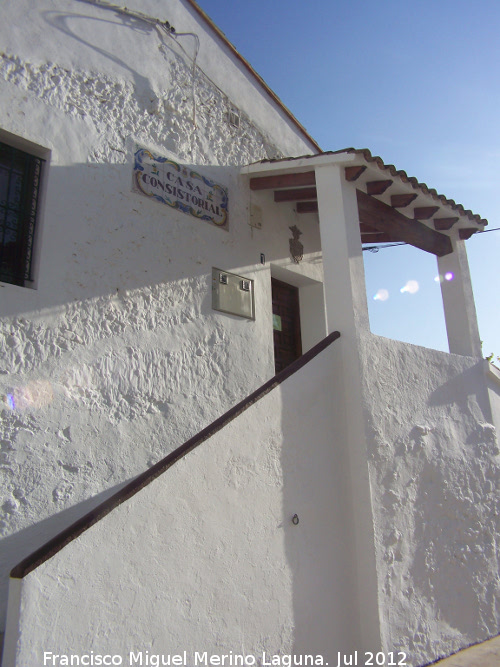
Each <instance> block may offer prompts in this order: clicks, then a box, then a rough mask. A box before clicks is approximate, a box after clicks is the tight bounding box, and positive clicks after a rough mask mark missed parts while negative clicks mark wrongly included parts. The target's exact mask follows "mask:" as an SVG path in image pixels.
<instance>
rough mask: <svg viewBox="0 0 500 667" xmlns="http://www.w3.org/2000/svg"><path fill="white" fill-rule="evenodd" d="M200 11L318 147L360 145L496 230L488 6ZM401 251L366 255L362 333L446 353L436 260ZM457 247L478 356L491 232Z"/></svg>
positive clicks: (494, 87) (494, 8) (276, 5)
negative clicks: (465, 264) (473, 311)
mask: <svg viewBox="0 0 500 667" xmlns="http://www.w3.org/2000/svg"><path fill="white" fill-rule="evenodd" d="M198 4H199V5H200V7H201V8H202V9H203V10H204V11H206V12H207V14H208V15H209V16H210V17H211V18H212V19H213V21H214V22H215V23H216V24H217V25H218V27H219V28H220V29H221V30H222V31H223V32H224V33H225V34H226V36H227V37H228V39H229V40H230V41H231V42H232V43H233V44H234V45H235V46H236V48H237V49H238V51H239V52H240V53H241V54H242V55H243V56H244V57H245V58H246V59H247V60H248V61H249V62H250V64H251V65H252V66H253V67H254V69H255V70H256V71H257V72H258V73H259V74H260V75H261V76H262V77H263V78H264V80H265V81H266V82H267V83H268V85H269V86H270V87H271V88H272V89H273V90H274V91H275V92H276V94H277V95H278V96H279V97H280V98H281V100H282V101H283V102H284V104H286V106H288V108H289V109H290V110H291V111H292V113H293V114H294V115H295V116H296V117H297V118H298V119H299V120H300V122H301V123H302V124H303V125H304V126H305V127H306V129H307V130H308V132H309V133H310V134H311V135H312V136H313V137H314V138H315V139H316V141H318V143H319V144H320V146H321V147H322V148H323V150H337V149H340V148H345V147H348V146H354V147H356V148H369V149H370V150H371V152H372V153H373V154H376V155H380V156H381V157H382V159H383V160H384V162H385V163H386V164H394V165H395V166H396V167H397V168H398V169H404V170H405V171H406V172H407V173H408V174H409V175H410V176H415V177H416V178H418V180H419V181H421V182H424V183H427V185H428V186H429V187H432V188H435V189H436V190H437V191H438V192H439V193H441V194H444V195H445V196H446V197H448V198H451V199H454V200H455V201H456V202H458V203H461V204H463V205H464V206H465V207H466V208H469V209H471V210H472V211H473V212H474V213H479V214H480V215H481V217H483V218H486V219H488V221H489V226H488V227H487V229H492V228H494V227H500V187H499V176H498V163H499V162H500V124H499V109H500V85H499V84H500V80H499V78H500V39H499V36H498V35H499V32H500V2H498V0H477V2H475V3H472V2H471V1H470V0H432V1H431V0H417V1H416V2H411V3H410V2H404V1H403V2H401V0H398V1H397V2H396V1H393V0H381V2H373V1H372V0H350V1H349V2H346V1H344V0H343V1H341V2H340V1H339V2H337V1H335V0H321V1H320V0H310V1H309V2H308V3H303V2H300V3H299V2H298V1H297V0H253V1H252V2H238V1H236V0H198ZM412 250H413V249H411V248H406V247H405V248H402V247H396V248H389V249H385V250H380V252H378V253H377V254H373V255H372V254H369V253H365V255H366V257H365V260H366V270H367V289H368V296H369V304H370V321H371V326H372V330H373V331H374V332H375V333H379V334H381V335H387V336H392V337H394V338H400V339H401V340H407V341H408V342H415V343H419V344H423V345H426V346H428V347H435V348H437V349H447V343H446V335H445V329H444V324H443V318H442V313H441V311H442V307H441V300H440V297H439V287H438V285H437V283H435V282H434V278H435V276H436V275H437V270H436V268H435V261H434V259H433V257H432V256H427V255H426V254H425V253H418V252H412ZM467 251H468V254H469V262H470V266H471V274H472V279H473V287H474V294H475V298H476V307H477V311H478V318H479V327H480V334H481V338H482V340H483V341H484V346H483V349H484V352H485V353H490V352H495V353H496V354H497V355H500V308H499V287H500V279H499V269H498V257H499V256H500V231H499V232H491V233H487V234H480V235H475V236H474V237H472V238H471V239H470V240H469V241H468V242H467ZM408 280H416V281H417V282H418V283H419V290H418V292H416V293H414V294H411V293H410V292H408V291H406V292H403V293H401V292H400V289H401V288H403V287H404V286H405V285H406V283H407V282H408ZM379 289H386V290H387V291H388V293H389V298H388V299H387V300H385V301H382V300H380V299H377V300H374V299H373V298H372V297H373V296H374V295H375V294H376V293H377V291H378V290H379Z"/></svg>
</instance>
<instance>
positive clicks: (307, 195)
mask: <svg viewBox="0 0 500 667" xmlns="http://www.w3.org/2000/svg"><path fill="white" fill-rule="evenodd" d="M317 198H318V193H317V192H316V188H294V189H292V190H275V191H274V201H275V202H281V201H304V200H305V199H317Z"/></svg>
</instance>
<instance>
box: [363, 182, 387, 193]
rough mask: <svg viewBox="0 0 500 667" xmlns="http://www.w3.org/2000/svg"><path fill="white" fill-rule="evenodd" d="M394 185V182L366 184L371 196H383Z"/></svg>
mask: <svg viewBox="0 0 500 667" xmlns="http://www.w3.org/2000/svg"><path fill="white" fill-rule="evenodd" d="M392 183H393V181H370V182H369V183H367V184H366V191H367V192H368V194H369V195H383V194H384V192H385V191H386V190H387V188H390V187H391V185H392Z"/></svg>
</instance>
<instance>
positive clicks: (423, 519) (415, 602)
mask: <svg viewBox="0 0 500 667" xmlns="http://www.w3.org/2000/svg"><path fill="white" fill-rule="evenodd" d="M363 361H364V371H365V372H364V377H365V391H366V397H365V410H366V414H367V420H368V443H369V466H370V480H371V487H372V502H373V507H374V524H375V534H376V545H377V569H378V580H379V604H380V610H381V614H380V615H381V618H382V619H383V620H382V635H383V645H384V648H385V650H392V649H394V650H397V649H401V650H405V651H407V652H408V655H409V656H411V658H412V661H413V662H412V664H415V665H418V664H423V663H425V662H428V661H430V660H432V659H435V658H437V657H439V656H443V655H447V654H450V653H451V652H453V651H456V650H458V649H459V648H462V647H463V646H467V645H469V644H471V643H474V642H478V641H480V640H482V639H485V638H487V637H491V636H492V635H494V634H496V633H498V629H499V625H500V619H499V615H498V604H499V594H500V590H499V582H498V567H499V563H498V553H497V546H496V544H497V539H498V531H499V527H500V526H499V519H498V516H499V507H498V498H499V496H498V491H499V481H500V467H499V463H500V456H499V454H500V450H499V448H498V441H497V437H496V431H495V427H494V426H493V424H492V423H491V419H492V415H491V409H490V403H489V401H488V395H487V388H486V383H485V380H484V373H483V362H482V360H481V359H475V358H470V357H461V356H458V355H448V354H444V353H442V352H437V351H433V350H428V349H424V348H420V347H417V346H412V345H407V344H404V343H398V342H395V341H392V340H387V339H384V338H379V337H375V336H367V337H366V338H365V340H364V344H363Z"/></svg>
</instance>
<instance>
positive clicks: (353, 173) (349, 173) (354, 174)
mask: <svg viewBox="0 0 500 667" xmlns="http://www.w3.org/2000/svg"><path fill="white" fill-rule="evenodd" d="M365 169H366V167H365V166H364V165H359V166H357V167H346V168H345V180H346V181H350V182H352V181H355V180H356V179H357V178H359V177H360V176H361V174H362V173H363V172H364V170H365Z"/></svg>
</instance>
